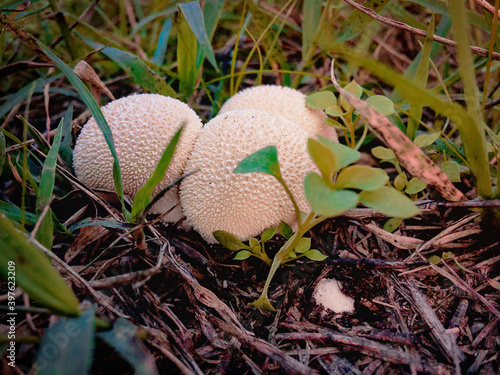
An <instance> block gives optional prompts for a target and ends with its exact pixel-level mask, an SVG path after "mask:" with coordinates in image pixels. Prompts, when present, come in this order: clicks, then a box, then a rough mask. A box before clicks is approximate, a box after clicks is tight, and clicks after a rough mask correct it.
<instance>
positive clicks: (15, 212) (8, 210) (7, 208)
mask: <svg viewBox="0 0 500 375" xmlns="http://www.w3.org/2000/svg"><path fill="white" fill-rule="evenodd" d="M0 211H1V212H3V213H4V214H5V216H7V217H8V218H9V219H10V220H14V221H17V222H21V220H22V216H23V215H24V220H25V223H26V224H28V225H35V224H36V222H37V221H38V217H37V216H36V215H35V214H32V213H31V212H27V211H24V212H23V211H22V210H21V209H20V208H19V207H17V206H15V205H13V204H10V203H7V202H4V201H0Z"/></svg>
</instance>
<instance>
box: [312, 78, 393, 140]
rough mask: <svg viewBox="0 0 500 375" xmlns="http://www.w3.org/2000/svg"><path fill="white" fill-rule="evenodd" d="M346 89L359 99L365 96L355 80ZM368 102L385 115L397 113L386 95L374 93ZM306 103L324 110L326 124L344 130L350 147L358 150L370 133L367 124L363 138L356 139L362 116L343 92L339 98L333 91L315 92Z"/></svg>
mask: <svg viewBox="0 0 500 375" xmlns="http://www.w3.org/2000/svg"><path fill="white" fill-rule="evenodd" d="M344 89H345V90H346V91H348V92H350V93H351V94H352V95H353V96H354V97H355V98H357V99H360V98H361V97H362V96H363V89H362V87H361V86H360V85H359V84H358V83H357V82H356V81H354V80H353V81H351V82H350V83H349V84H347V85H346V86H345V87H344ZM366 102H367V103H368V104H369V105H370V106H372V107H373V108H374V109H376V110H377V111H378V112H380V113H381V114H382V115H384V116H389V115H391V114H393V113H395V112H394V103H393V102H392V101H391V100H390V99H389V98H387V97H385V96H382V95H372V96H370V97H368V98H367V99H366ZM306 105H307V106H308V107H309V108H313V109H321V110H323V111H324V112H325V114H326V115H327V116H328V117H327V119H326V120H325V124H327V125H329V126H331V127H333V128H335V129H339V130H342V131H343V133H344V138H345V140H346V143H347V145H348V146H349V147H350V148H353V149H355V150H358V149H359V148H360V147H361V145H362V144H363V142H364V140H365V138H366V135H367V133H368V127H367V126H366V125H365V127H364V131H363V134H362V136H361V138H360V139H359V140H358V141H356V136H355V132H356V130H357V129H358V127H359V126H360V125H359V121H360V119H361V116H360V115H359V113H358V112H357V111H356V109H355V108H354V107H353V106H352V105H351V104H350V103H349V102H348V101H347V100H346V98H345V97H344V96H343V95H342V94H340V96H339V99H338V100H337V97H336V96H335V95H334V94H333V93H332V92H331V91H318V92H314V93H312V94H310V95H308V96H307V97H306Z"/></svg>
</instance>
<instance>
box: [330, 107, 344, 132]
mask: <svg viewBox="0 0 500 375" xmlns="http://www.w3.org/2000/svg"><path fill="white" fill-rule="evenodd" d="M327 111H328V108H327ZM325 125H328V126H331V127H332V128H335V129H342V130H345V129H347V127H345V126H344V125H342V124H341V123H340V122H338V121H337V120H334V119H332V118H330V117H327V118H326V119H325Z"/></svg>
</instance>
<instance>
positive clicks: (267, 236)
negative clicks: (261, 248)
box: [260, 227, 277, 243]
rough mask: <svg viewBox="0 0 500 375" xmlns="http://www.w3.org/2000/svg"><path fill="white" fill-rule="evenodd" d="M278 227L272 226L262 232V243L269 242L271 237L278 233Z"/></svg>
mask: <svg viewBox="0 0 500 375" xmlns="http://www.w3.org/2000/svg"><path fill="white" fill-rule="evenodd" d="M276 229H277V228H276V227H272V228H269V229H266V230H265V231H264V232H262V234H261V235H260V240H261V241H262V243H264V242H267V241H269V240H270V239H271V238H273V237H274V235H275V234H276Z"/></svg>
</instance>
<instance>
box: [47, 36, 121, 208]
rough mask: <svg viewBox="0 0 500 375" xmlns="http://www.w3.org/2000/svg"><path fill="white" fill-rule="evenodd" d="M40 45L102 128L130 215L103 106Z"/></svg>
mask: <svg viewBox="0 0 500 375" xmlns="http://www.w3.org/2000/svg"><path fill="white" fill-rule="evenodd" d="M38 46H39V47H40V48H41V49H42V50H43V52H44V53H45V54H46V55H47V56H48V57H49V58H50V59H51V60H52V61H53V62H54V63H55V64H56V65H57V67H58V68H59V69H61V71H62V72H63V73H64V75H65V76H66V77H67V79H68V81H69V82H70V83H71V84H72V85H73V87H74V88H75V89H76V91H77V92H78V93H79V94H80V97H81V99H82V101H83V102H84V103H85V105H86V106H87V108H88V109H89V110H90V112H91V113H92V116H93V117H94V119H95V120H96V123H97V126H99V129H100V130H101V132H102V134H103V136H104V139H105V140H106V144H107V145H108V147H109V150H110V151H111V155H112V156H113V161H114V163H113V179H114V182H115V187H116V192H117V194H118V198H119V199H120V202H121V204H122V211H123V213H124V215H125V216H127V215H128V211H127V209H126V208H125V199H124V196H123V185H122V178H121V171H120V163H119V161H118V156H117V155H116V149H115V143H114V141H113V135H112V134H111V129H110V128H109V125H108V123H107V121H106V119H105V118H104V115H103V114H102V111H101V108H100V107H99V105H98V104H97V103H96V101H95V100H94V98H93V97H92V94H91V93H90V91H89V90H88V89H87V86H85V84H84V83H83V82H82V81H81V79H80V78H78V76H77V75H76V74H75V73H74V72H73V70H72V69H71V68H70V67H69V66H68V65H66V64H65V63H64V61H62V60H61V59H60V58H59V57H57V56H56V55H55V54H54V53H53V52H52V51H51V50H50V49H49V48H48V47H47V46H45V45H44V44H43V43H41V42H38Z"/></svg>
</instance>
